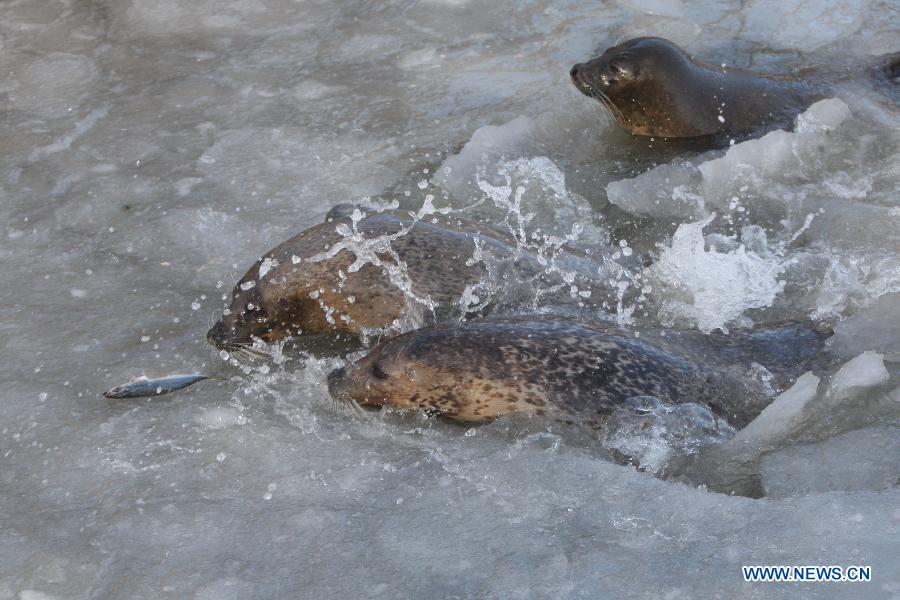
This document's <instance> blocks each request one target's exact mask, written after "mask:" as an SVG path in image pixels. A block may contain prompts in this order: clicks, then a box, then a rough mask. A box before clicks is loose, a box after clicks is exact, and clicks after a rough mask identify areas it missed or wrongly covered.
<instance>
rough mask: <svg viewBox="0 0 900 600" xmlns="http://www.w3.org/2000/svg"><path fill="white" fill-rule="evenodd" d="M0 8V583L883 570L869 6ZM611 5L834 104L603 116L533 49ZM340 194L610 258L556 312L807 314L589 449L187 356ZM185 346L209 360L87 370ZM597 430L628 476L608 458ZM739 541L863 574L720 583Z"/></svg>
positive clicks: (387, 583) (882, 359)
mask: <svg viewBox="0 0 900 600" xmlns="http://www.w3.org/2000/svg"><path fill="white" fill-rule="evenodd" d="M2 15H3V18H2V19H0V67H2V70H0V72H2V73H3V77H2V78H0V114H2V123H3V127H2V128H0V150H2V151H0V223H2V235H0V261H2V265H3V275H4V277H5V285H4V286H2V288H0V332H2V334H3V341H4V343H3V344H2V345H0V361H2V365H3V369H2V373H3V376H2V387H0V600H5V599H7V598H11V599H12V598H14V599H17V600H18V599H22V600H35V599H52V598H197V599H213V598H217V599H218V598H254V597H255V598H325V597H346V598H365V597H372V598H421V597H435V598H450V597H463V598H468V597H472V598H483V597H488V598H509V597H513V598H515V597H521V598H529V597H546V598H596V597H610V598H654V599H655V598H672V599H679V598H733V597H740V598H771V597H791V598H897V597H900V567H898V561H897V559H896V557H897V556H898V555H900V487H898V480H900V470H898V465H900V455H898V453H900V449H898V444H897V432H898V426H900V387H898V386H900V380H898V378H897V372H898V361H900V332H898V328H897V323H898V322H900V197H898V192H897V190H898V189H900V130H898V122H900V118H898V117H900V112H898V108H897V105H896V103H895V102H896V95H894V96H893V99H892V96H891V95H890V94H889V93H887V92H885V91H884V90H879V89H878V88H877V86H873V85H871V84H870V82H868V81H867V80H866V79H865V77H864V76H859V75H858V74H859V73H860V72H863V71H864V69H862V68H861V67H860V65H869V64H874V62H875V61H876V60H877V56H878V55H881V54H884V53H887V52H896V51H898V50H900V48H898V47H897V40H898V39H900V35H898V34H900V10H898V7H897V6H896V4H894V3H891V2H879V1H876V0H859V1H853V2H826V1H823V0H816V1H814V2H800V1H794V0H789V1H787V2H782V3H779V4H778V5H777V6H776V5H773V4H772V3H768V2H759V1H751V2H707V1H698V2H682V1H665V0H618V1H616V2H609V3H603V4H599V3H598V4H593V3H583V2H547V1H535V2H530V1H528V2H526V1H522V0H514V1H509V0H500V1H498V2H491V3H480V2H474V1H467V0H427V1H413V0H409V1H393V0H391V1H387V2H378V3H372V2H354V1H349V2H324V1H313V0H306V1H301V2H295V1H289V0H231V1H227V0H226V1H221V2H210V1H200V2H188V1H186V0H166V1H160V2H138V1H137V0H130V1H129V0H122V1H111V0H110V1H105V0H100V1H96V2H77V1H75V0H71V1H66V0H10V1H7V2H4V3H3V6H2ZM637 35H661V36H664V37H668V38H670V39H672V40H673V41H675V42H677V43H679V44H681V45H683V46H685V47H686V48H687V49H688V50H689V51H691V52H694V53H696V54H697V55H698V56H701V57H703V58H706V59H710V60H717V61H722V62H726V63H728V64H734V65H737V66H744V67H751V68H755V69H761V70H767V71H770V72H781V73H794V74H802V75H804V76H806V75H809V73H815V72H817V70H818V72H821V73H823V75H822V76H823V77H825V76H827V77H830V78H833V79H834V80H835V81H836V82H837V83H836V85H835V93H834V97H832V98H829V99H827V100H824V101H822V102H820V103H818V104H816V105H814V106H813V107H811V108H810V109H809V110H808V111H807V112H806V113H804V114H803V115H801V116H800V117H798V120H797V124H796V126H795V127H794V128H793V130H792V131H775V132H771V133H769V134H767V135H766V136H764V137H762V138H760V139H758V140H751V141H743V142H737V143H736V144H735V145H734V146H732V147H730V148H728V149H727V150H722V151H709V152H697V151H696V150H691V149H678V148H666V147H661V146H662V145H661V144H654V143H652V142H651V143H648V142H638V141H635V140H632V139H631V138H629V137H628V136H626V135H624V134H623V133H622V132H621V131H618V130H617V129H616V128H615V127H614V125H613V124H612V123H611V121H610V119H609V118H608V117H607V116H606V115H605V114H604V113H603V111H602V110H601V107H600V106H599V105H597V104H596V103H593V102H592V101H590V100H588V99H587V98H584V97H583V96H581V94H580V93H579V92H578V91H577V90H575V88H574V87H573V86H571V84H570V82H569V78H568V69H569V67H570V66H571V65H572V64H574V63H575V62H580V61H582V60H584V59H586V58H587V57H589V56H591V55H592V53H594V52H595V51H596V50H597V49H601V50H602V49H603V48H605V47H607V46H610V45H612V44H614V43H616V42H617V41H619V40H622V39H626V38H628V37H634V36H637ZM365 198H372V199H374V200H373V201H376V202H397V204H398V205H399V206H401V207H403V208H409V209H411V210H417V209H418V208H419V207H421V206H422V205H423V203H426V202H428V203H433V204H434V205H435V206H437V207H442V208H448V207H449V208H452V209H455V210H462V209H466V212H467V213H470V214H471V215H472V216H475V217H478V218H483V219H490V220H494V221H495V222H496V223H500V224H504V223H512V224H516V225H519V224H521V225H522V226H523V227H524V228H525V229H526V230H527V232H528V236H526V238H524V239H523V240H522V241H523V243H524V242H526V241H527V240H530V241H529V242H528V243H535V242H534V240H535V239H544V240H545V241H546V240H547V239H548V238H547V237H543V238H542V237H541V236H555V237H556V238H560V237H561V238H565V237H566V236H569V237H571V238H572V239H571V240H570V241H572V243H574V244H577V245H580V246H582V247H587V248H603V249H605V250H608V251H609V252H612V253H619V254H620V257H621V258H622V260H623V264H624V265H626V266H625V267H623V269H622V270H621V272H619V273H618V275H617V276H616V277H615V278H614V279H615V280H614V281H611V282H610V286H609V288H610V294H609V295H608V296H607V297H593V298H591V299H590V300H589V301H587V300H586V301H585V302H584V303H583V305H582V306H581V307H580V311H581V312H580V314H581V315H582V316H583V317H584V318H590V317H592V316H598V315H601V314H611V315H614V316H616V317H617V318H618V319H620V320H621V321H622V322H624V323H627V324H631V325H633V326H635V327H638V328H641V327H647V328H663V327H667V328H684V329H698V330H702V331H716V330H720V331H729V330H731V329H733V328H734V327H737V326H749V325H754V324H758V325H766V324H777V323H783V322H786V321H806V322H815V323H817V324H818V326H820V327H822V328H829V329H833V330H834V332H835V333H834V335H833V336H832V338H831V339H830V340H829V350H830V353H831V360H830V361H827V362H824V363H823V364H821V365H818V366H817V367H816V369H815V373H809V374H807V375H804V376H803V377H802V378H801V379H800V380H799V381H798V382H797V383H796V384H795V385H794V386H793V387H791V388H790V389H788V390H780V389H777V390H774V392H773V393H778V392H781V394H780V395H779V396H778V398H777V399H776V401H775V402H774V403H773V404H772V405H771V406H770V407H769V409H767V410H766V412H764V413H763V415H761V416H760V418H759V419H758V420H757V421H756V422H754V423H753V424H751V426H749V427H748V428H747V429H745V430H743V431H740V432H738V433H737V434H736V435H735V436H734V437H733V438H731V439H729V440H727V441H724V442H722V443H719V444H716V445H714V446H709V447H706V448H702V449H699V450H697V449H691V451H690V454H689V455H687V456H685V455H679V454H678V452H679V448H681V447H679V448H673V447H672V446H671V439H670V438H671V436H669V437H667V436H666V432H662V433H660V430H659V429H654V430H653V432H654V433H660V435H635V436H632V437H629V438H628V439H627V440H623V439H622V437H621V436H619V437H617V438H616V444H613V445H612V448H610V447H608V446H609V444H603V443H601V441H602V440H598V439H597V438H596V437H595V436H592V435H591V434H590V433H586V432H571V431H567V430H565V429H564V428H561V427H560V426H555V425H554V426H548V425H547V424H545V423H538V422H531V421H521V420H514V419H510V420H505V421H501V422H498V423H495V424H492V425H489V426H485V427H480V428H475V429H465V428H461V427H457V426H454V425H450V424H448V423H445V422H442V421H439V420H434V419H426V418H422V417H419V416H416V415H400V414H395V413H390V412H385V413H383V414H368V415H366V416H365V417H364V418H359V417H354V416H352V415H348V414H347V413H345V412H343V411H341V410H339V409H336V408H335V407H334V406H333V405H332V403H331V401H330V400H329V399H328V395H327V391H326V389H325V375H326V374H327V372H328V370H329V369H331V368H333V367H336V366H339V365H340V364H342V361H343V359H342V358H340V357H334V358H318V359H316V358H311V357H308V356H306V355H303V354H300V353H297V352H294V353H288V355H287V361H286V362H284V363H283V364H281V365H265V366H256V367H254V368H252V369H243V370H242V369H241V368H239V367H240V366H239V365H235V364H233V363H229V362H228V361H225V360H223V358H222V357H220V356H219V355H217V354H216V353H215V352H213V351H212V350H210V348H209V346H208V345H207V343H206V340H205V334H206V330H207V328H208V326H209V324H210V322H211V319H212V318H213V316H214V315H215V314H216V312H217V311H219V310H221V309H222V307H223V298H224V297H225V296H226V295H228V294H230V289H231V286H232V285H233V283H234V282H235V281H236V280H237V279H238V278H239V277H240V275H241V274H243V272H244V270H245V269H246V268H247V267H248V266H249V265H250V264H251V263H252V262H253V261H254V260H255V259H256V257H257V256H258V255H259V254H260V253H262V252H263V251H265V250H266V249H268V248H270V247H272V246H274V245H275V244H277V243H279V242H280V241H282V240H283V239H284V238H286V237H288V236H289V235H292V234H293V233H296V232H298V231H300V230H302V229H303V228H306V227H308V226H310V225H313V224H315V223H318V222H319V221H320V220H321V219H322V217H323V216H324V214H325V213H326V212H327V211H328V209H329V208H330V207H331V206H333V205H334V204H337V203H341V202H348V201H360V200H363V199H365ZM513 208H514V210H513ZM527 214H533V215H534V216H533V217H531V218H530V219H523V218H522V217H523V215H527ZM532 233H534V234H535V236H536V237H532V236H531V234H532ZM625 258H629V259H631V261H632V262H628V261H626V260H625ZM641 259H643V260H641ZM740 367H741V368H746V369H747V371H748V373H747V375H748V376H754V377H760V378H762V379H765V380H766V381H768V379H766V378H767V377H768V376H769V375H770V374H767V373H765V372H763V371H760V369H758V368H757V367H754V366H753V365H740ZM189 371H203V372H209V373H213V374H216V375H218V376H221V377H224V378H225V379H226V381H208V382H204V383H202V384H198V385H197V386H195V387H193V388H190V389H188V390H185V391H184V392H181V393H179V394H178V395H173V396H169V397H166V398H158V399H152V400H137V401H109V400H106V399H104V398H103V397H101V393H102V392H103V391H104V390H106V389H108V388H110V387H112V386H113V385H115V384H118V383H121V382H123V381H125V380H127V379H128V378H130V377H132V376H134V375H139V374H141V373H146V374H147V375H148V376H151V377H152V376H157V375H163V374H167V373H172V372H189ZM773 385H775V382H773ZM624 431H625V432H626V433H627V432H628V430H627V429H626V430H624ZM668 433H670V434H671V430H670V431H669V432H668ZM625 446H627V447H628V448H630V449H635V448H637V451H636V452H635V454H636V455H637V456H639V457H640V458H639V460H638V463H639V467H640V468H636V467H635V466H630V465H622V464H619V462H617V461H616V460H614V459H613V456H612V455H611V453H610V451H609V450H610V449H616V448H619V447H625ZM681 450H683V448H681ZM670 459H671V460H670ZM679 465H680V466H679ZM654 475H655V476H654ZM754 564H799V565H807V564H826V565H831V564H837V565H870V566H871V567H872V573H873V580H872V581H871V582H869V583H866V584H851V583H841V584H824V583H823V584H818V583H817V584H813V583H803V584H800V583H792V584H747V583H744V582H743V580H742V577H741V573H740V567H741V565H754Z"/></svg>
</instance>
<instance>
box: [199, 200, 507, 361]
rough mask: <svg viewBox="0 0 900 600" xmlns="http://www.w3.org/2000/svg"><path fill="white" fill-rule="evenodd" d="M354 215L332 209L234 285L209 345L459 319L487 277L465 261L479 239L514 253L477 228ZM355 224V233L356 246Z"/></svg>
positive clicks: (391, 215)
mask: <svg viewBox="0 0 900 600" xmlns="http://www.w3.org/2000/svg"><path fill="white" fill-rule="evenodd" d="M356 210H357V207H353V206H347V205H339V206H337V207H335V208H333V209H332V210H331V211H330V212H329V213H328V216H327V217H326V220H325V222H324V223H320V224H318V225H315V226H313V227H310V228H309V229H307V230H305V231H302V232H301V233H299V234H297V235H296V236H294V237H292V238H290V239H289V240H287V241H285V242H284V243H282V244H281V245H279V246H277V247H276V248H273V249H272V250H270V251H269V252H267V253H266V254H265V255H264V256H263V257H262V258H260V259H259V260H258V261H256V263H255V264H254V265H253V266H252V267H250V269H249V270H248V271H247V272H246V274H245V275H244V276H243V277H242V278H241V279H240V281H238V283H237V285H235V287H234V290H233V291H232V299H231V303H230V305H229V307H228V309H226V310H225V312H224V314H223V316H222V318H221V320H219V321H218V322H217V323H216V324H215V325H213V327H212V328H211V329H210V330H209V333H208V334H207V339H208V340H209V342H210V343H211V344H213V345H215V346H216V347H217V348H219V349H220V350H226V351H234V350H236V349H238V348H241V347H248V346H251V345H252V344H253V342H254V340H255V339H257V338H258V339H260V340H263V341H265V342H275V341H278V340H281V339H284V338H287V337H291V336H301V335H302V336H304V337H306V336H321V335H332V334H348V335H350V336H357V335H360V334H361V333H363V332H365V331H372V330H384V329H386V328H390V327H392V326H394V324H395V323H397V322H399V320H401V319H403V318H404V317H406V316H407V315H408V314H409V312H410V310H416V309H418V310H420V311H422V312H423V313H426V312H428V311H429V310H434V311H439V310H445V309H446V310H449V311H453V310H454V309H455V307H458V305H459V298H460V296H461V294H462V293H463V291H464V290H465V289H466V286H468V285H472V284H475V283H477V282H478V281H480V280H481V278H482V277H483V276H484V273H485V271H484V268H483V265H480V264H468V263H467V262H466V258H467V257H470V256H472V253H473V251H474V250H475V239H474V238H475V237H476V236H477V237H478V238H479V240H480V241H481V242H482V243H483V244H484V247H485V248H486V249H487V250H490V251H491V252H493V253H494V254H496V255H510V256H512V255H513V252H514V251H513V247H511V246H509V245H508V244H507V243H505V241H503V240H502V239H501V238H500V237H499V236H494V235H492V234H491V233H490V232H489V231H487V229H489V228H487V227H484V226H479V225H477V224H475V223H468V222H465V221H462V220H456V222H450V220H449V219H446V220H445V221H441V220H439V219H437V218H436V217H435V218H434V219H432V220H430V221H429V222H423V221H415V220H414V219H413V218H412V217H410V215H409V214H405V215H404V214H402V213H399V212H391V211H386V212H382V213H371V214H368V215H364V216H362V218H359V217H360V216H361V215H363V213H360V214H359V215H356V218H357V221H355V222H353V221H352V219H353V218H354V214H355V212H354V211H356ZM351 226H352V227H355V229H353V231H352V232H351V233H350V236H351V237H350V238H348V237H346V236H345V233H347V232H350V231H351ZM339 230H340V232H339ZM341 232H344V233H341ZM353 236H358V238H359V239H356V238H354V237H353ZM351 238H352V239H351ZM348 239H349V240H350V241H349V242H348V241H347V240H348ZM359 253H362V254H363V255H365V256H366V259H365V260H363V261H361V262H362V263H363V264H361V265H359V264H356V263H357V258H358V254H359ZM376 262H377V263H379V264H375V263H376ZM390 270H393V272H394V275H393V276H392V275H391V274H390V273H389V271H390ZM422 299H427V300H428V301H430V302H432V303H433V304H434V308H427V307H426V308H422V305H421V304H417V303H418V302H420V301H421V300H422ZM428 318H429V315H428V314H424V316H423V319H428Z"/></svg>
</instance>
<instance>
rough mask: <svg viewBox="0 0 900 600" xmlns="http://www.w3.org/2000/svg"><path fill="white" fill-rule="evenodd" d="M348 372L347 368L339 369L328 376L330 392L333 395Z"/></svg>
mask: <svg viewBox="0 0 900 600" xmlns="http://www.w3.org/2000/svg"><path fill="white" fill-rule="evenodd" d="M346 372H347V368H346V367H341V368H339V369H335V370H334V371H332V372H331V373H329V374H328V377H327V378H326V379H327V380H328V391H329V393H331V394H332V395H334V394H335V393H336V387H337V385H338V384H339V383H340V381H341V379H343V377H344V373H346Z"/></svg>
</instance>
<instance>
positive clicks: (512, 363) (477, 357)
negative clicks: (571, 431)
mask: <svg viewBox="0 0 900 600" xmlns="http://www.w3.org/2000/svg"><path fill="white" fill-rule="evenodd" d="M672 337H673V339H668V338H669V336H662V335H659V334H654V333H652V332H645V331H641V332H635V331H630V330H627V329H622V328H619V327H616V326H613V325H610V324H608V323H600V322H590V323H585V322H576V321H571V320H566V319H557V318H546V317H545V318H531V317H526V318H506V319H483V320H479V321H471V322H468V323H464V324H460V325H443V326H436V327H429V328H424V329H420V330H417V331H412V332H410V333H407V334H404V335H401V336H398V337H397V338H394V339H392V340H389V341H386V342H383V343H381V344H379V345H378V346H376V347H375V348H374V349H373V350H372V351H371V352H370V353H369V354H368V355H367V356H365V357H363V358H362V359H360V360H359V361H357V362H355V363H353V364H351V365H348V366H347V367H345V368H342V369H338V370H336V371H334V372H332V373H331V374H330V375H329V377H328V384H329V390H330V391H331V394H332V395H333V396H334V397H335V398H338V399H345V400H349V399H352V400H354V401H356V402H358V403H359V404H361V405H370V406H379V405H390V406H394V407H398V408H405V409H416V410H428V411H437V412H440V413H441V414H442V415H444V416H447V417H450V418H452V419H456V420H459V421H464V422H479V421H486V420H490V419H493V418H496V417H498V416H500V415H504V414H509V413H513V412H525V413H532V414H546V415H548V416H552V417H555V418H558V419H562V420H581V421H583V420H584V419H585V418H587V419H593V420H602V418H603V417H604V416H605V415H607V414H608V413H609V412H610V411H612V409H614V408H615V407H616V406H618V405H619V404H620V403H621V402H622V401H624V400H625V399H627V398H629V397H633V396H646V395H649V396H655V397H657V398H659V399H661V400H664V401H668V402H673V403H680V402H698V403H703V404H706V405H707V406H710V407H711V408H712V409H713V411H714V412H716V413H718V414H719V415H720V416H722V417H724V418H726V419H727V420H729V421H730V422H731V423H732V424H733V425H735V426H743V425H744V424H746V423H747V422H748V421H749V420H750V419H752V418H753V417H755V416H756V415H757V414H758V413H759V411H761V410H762V408H764V407H765V406H766V405H767V404H768V403H769V402H770V401H771V398H770V397H769V396H768V395H767V394H766V393H765V392H764V391H763V390H762V389H761V388H760V387H759V386H757V385H755V384H754V383H753V382H751V381H746V380H742V379H740V378H736V377H733V376H731V375H728V374H725V373H726V371H723V370H722V369H721V368H719V367H721V365H716V364H714V363H711V362H710V361H709V360H708V359H707V358H706V357H704V354H702V353H700V352H698V351H697V344H695V343H690V341H689V340H687V339H686V337H685V336H672ZM737 337H740V336H737ZM714 341H715V340H713V342H714ZM692 346H693V347H692ZM816 346H817V347H820V346H821V343H820V340H819V343H817V344H816ZM709 354H711V353H709Z"/></svg>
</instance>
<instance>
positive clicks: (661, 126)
mask: <svg viewBox="0 0 900 600" xmlns="http://www.w3.org/2000/svg"><path fill="white" fill-rule="evenodd" d="M569 74H570V76H571V78H572V82H573V83H574V84H575V87H577V88H578V89H579V90H580V91H581V92H582V93H583V94H585V95H586V96H589V97H591V98H595V99H597V100H598V101H599V102H600V103H602V104H603V105H604V106H606V108H607V109H609V111H610V112H611V113H612V115H613V116H614V117H615V119H616V122H617V123H618V124H619V126H620V127H622V128H623V129H625V130H626V131H628V132H629V133H631V134H632V135H636V136H653V137H663V138H697V137H705V136H743V135H745V134H749V133H752V132H755V131H757V130H759V129H761V128H768V127H772V126H775V127H778V126H788V125H789V124H790V123H791V120H792V119H793V117H794V116H796V115H797V114H799V113H800V112H802V111H803V110H805V109H806V108H807V107H808V106H809V105H810V104H812V103H813V102H814V101H815V100H818V99H820V98H822V97H823V96H824V92H825V90H824V88H823V87H822V86H821V84H819V83H818V82H814V81H809V80H795V79H791V78H788V77H778V76H774V75H767V74H763V73H757V72H754V71H748V70H745V69H738V68H734V67H725V66H721V65H718V66H717V65H713V64H709V63H705V62H702V61H700V60H697V59H695V58H693V57H692V56H690V55H689V54H688V53H687V52H685V51H684V50H682V49H681V48H679V47H678V46H677V45H675V44H674V43H672V42H670V41H669V40H666V39H663V38H658V37H640V38H635V39H631V40H628V41H626V42H623V43H621V44H619V45H617V46H613V47H612V48H609V49H607V50H606V51H605V52H604V53H603V54H602V55H600V56H599V57H597V58H595V59H593V60H590V61H588V62H585V63H579V64H576V65H575V66H573V67H572V69H571V70H570V72H569Z"/></svg>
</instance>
